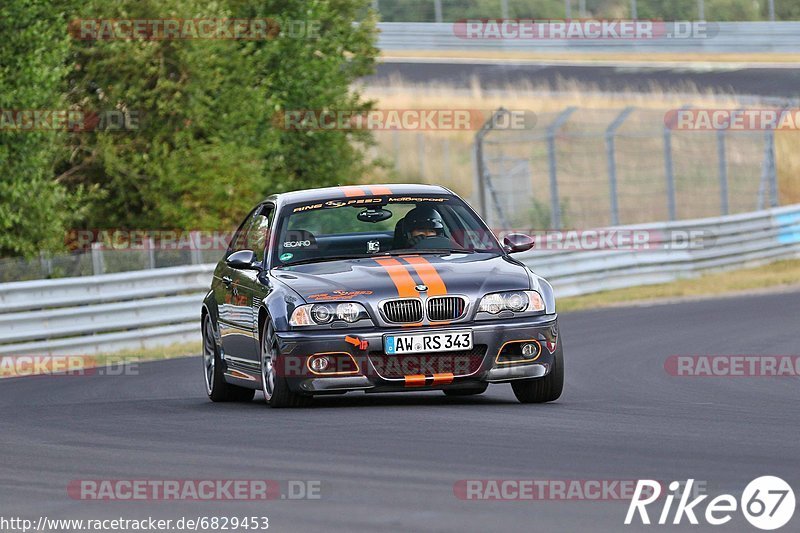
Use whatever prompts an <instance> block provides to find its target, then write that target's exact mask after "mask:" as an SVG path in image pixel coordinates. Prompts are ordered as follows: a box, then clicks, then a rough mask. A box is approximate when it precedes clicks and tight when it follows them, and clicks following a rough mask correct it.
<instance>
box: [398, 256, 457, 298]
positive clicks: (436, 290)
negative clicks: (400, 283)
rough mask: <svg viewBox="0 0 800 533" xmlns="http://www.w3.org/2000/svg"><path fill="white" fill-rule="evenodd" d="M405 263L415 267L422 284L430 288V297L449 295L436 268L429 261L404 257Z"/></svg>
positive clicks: (416, 257) (417, 257) (421, 258)
mask: <svg viewBox="0 0 800 533" xmlns="http://www.w3.org/2000/svg"><path fill="white" fill-rule="evenodd" d="M403 259H405V261H406V262H407V263H408V264H410V265H411V266H412V267H414V270H416V271H417V274H419V277H420V279H422V283H424V284H425V285H427V286H428V296H444V295H445V294H447V286H446V285H445V284H444V280H442V277H441V276H440V275H439V272H437V271H436V267H434V266H433V265H432V264H431V263H430V262H429V261H428V260H427V259H425V258H424V257H419V256H409V257H404V258H403Z"/></svg>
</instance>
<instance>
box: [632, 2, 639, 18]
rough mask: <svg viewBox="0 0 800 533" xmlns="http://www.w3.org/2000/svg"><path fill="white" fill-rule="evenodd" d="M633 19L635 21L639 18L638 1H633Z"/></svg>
mask: <svg viewBox="0 0 800 533" xmlns="http://www.w3.org/2000/svg"><path fill="white" fill-rule="evenodd" d="M631 18H632V19H634V20H636V19H638V18H639V10H638V9H637V6H636V0H631Z"/></svg>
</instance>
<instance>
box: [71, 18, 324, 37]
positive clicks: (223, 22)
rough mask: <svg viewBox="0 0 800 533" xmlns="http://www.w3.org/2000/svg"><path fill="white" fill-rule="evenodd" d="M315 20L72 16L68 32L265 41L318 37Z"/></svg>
mask: <svg viewBox="0 0 800 533" xmlns="http://www.w3.org/2000/svg"><path fill="white" fill-rule="evenodd" d="M321 28H322V22H321V21H319V20H300V19H276V18H194V19H183V18H159V19H103V18H98V19H75V20H73V21H72V22H71V23H70V25H69V34H70V35H71V36H72V37H73V38H74V39H78V40H83V41H98V40H100V41H108V40H123V41H168V40H241V41H267V40H271V39H275V38H276V37H278V36H281V37H288V38H293V39H318V38H319V37H320V31H321Z"/></svg>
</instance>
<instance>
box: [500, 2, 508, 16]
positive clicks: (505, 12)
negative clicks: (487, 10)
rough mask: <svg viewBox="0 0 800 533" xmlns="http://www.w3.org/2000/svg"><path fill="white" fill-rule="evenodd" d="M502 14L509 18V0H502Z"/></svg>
mask: <svg viewBox="0 0 800 533" xmlns="http://www.w3.org/2000/svg"><path fill="white" fill-rule="evenodd" d="M500 16H501V17H503V18H504V19H507V18H508V0H500Z"/></svg>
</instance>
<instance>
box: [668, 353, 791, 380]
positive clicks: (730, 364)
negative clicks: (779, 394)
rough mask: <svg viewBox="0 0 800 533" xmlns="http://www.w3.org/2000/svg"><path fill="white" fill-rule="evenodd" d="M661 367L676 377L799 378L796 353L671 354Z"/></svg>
mask: <svg viewBox="0 0 800 533" xmlns="http://www.w3.org/2000/svg"><path fill="white" fill-rule="evenodd" d="M664 370H665V371H666V372H667V374H669V375H670V376H676V377H725V378H730V377H740V378H752V377H798V376H800V356H798V355H671V356H669V357H667V359H666V360H665V361H664Z"/></svg>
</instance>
